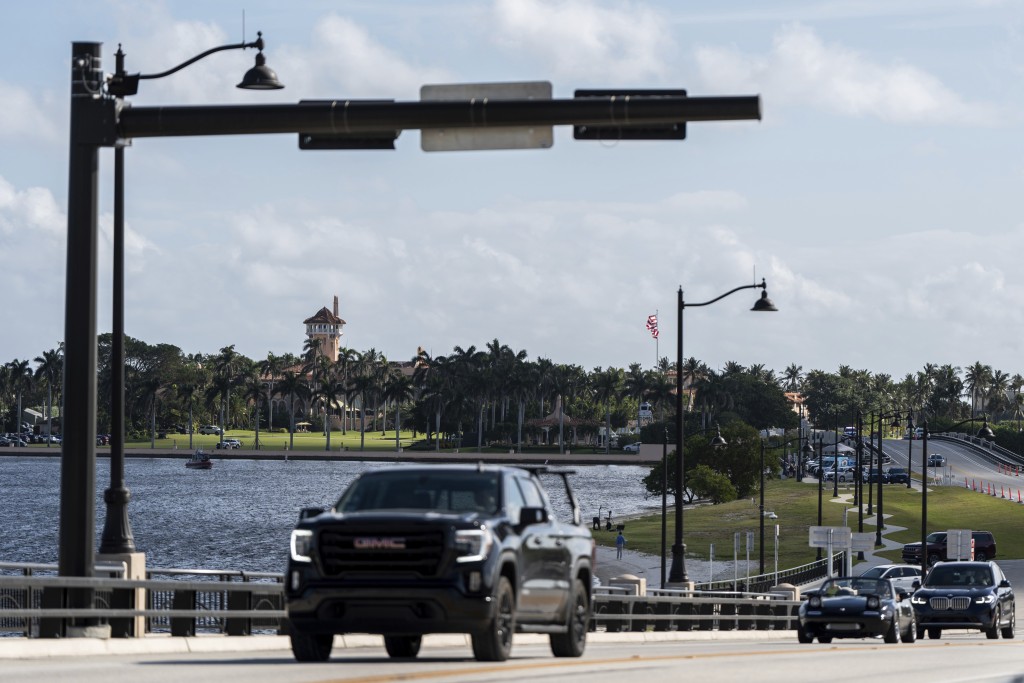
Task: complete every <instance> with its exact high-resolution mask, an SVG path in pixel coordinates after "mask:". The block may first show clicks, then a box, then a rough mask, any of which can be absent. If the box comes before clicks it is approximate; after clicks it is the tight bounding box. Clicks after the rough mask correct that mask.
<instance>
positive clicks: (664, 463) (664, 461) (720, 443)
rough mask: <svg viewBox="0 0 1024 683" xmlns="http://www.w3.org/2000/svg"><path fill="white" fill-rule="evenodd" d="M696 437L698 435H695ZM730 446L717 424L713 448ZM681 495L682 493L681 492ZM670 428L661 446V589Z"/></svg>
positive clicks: (678, 503)
mask: <svg viewBox="0 0 1024 683" xmlns="http://www.w3.org/2000/svg"><path fill="white" fill-rule="evenodd" d="M709 430H710V428H708V429H702V430H701V431H699V432H697V434H703V433H704V432H707V431H709ZM694 436H696V435H694ZM727 445H728V442H726V440H725V438H723V437H722V430H721V428H720V427H719V426H718V424H717V423H715V438H713V439H711V447H712V448H713V449H715V450H716V451H718V450H721V449H722V448H724V447H725V446H727ZM680 494H681V492H680ZM680 494H677V495H676V505H677V506H681V505H682V500H681V499H680V497H679V495H680ZM667 520H668V427H666V428H665V435H664V437H663V441H662V445H661V587H662V588H664V587H665V557H666V552H665V544H666V536H667V532H666V527H667V526H668V521H667Z"/></svg>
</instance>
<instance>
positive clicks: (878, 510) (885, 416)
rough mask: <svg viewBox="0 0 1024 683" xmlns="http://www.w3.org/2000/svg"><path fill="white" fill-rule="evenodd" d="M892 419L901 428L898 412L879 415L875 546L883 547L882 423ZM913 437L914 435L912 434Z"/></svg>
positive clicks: (908, 470)
mask: <svg viewBox="0 0 1024 683" xmlns="http://www.w3.org/2000/svg"><path fill="white" fill-rule="evenodd" d="M889 418H892V425H891V426H893V427H897V428H898V427H899V426H900V414H899V413H897V412H892V413H886V414H879V415H878V505H877V506H876V507H875V512H876V513H877V514H878V518H877V521H876V522H875V545H876V546H880V545H882V529H883V528H884V527H885V521H884V518H883V516H882V491H883V488H882V487H883V486H885V480H884V478H883V477H882V456H883V455H884V454H883V452H882V421H883V420H888V419H889ZM911 436H913V434H911ZM907 478H908V479H909V478H910V468H909V466H908V468H907Z"/></svg>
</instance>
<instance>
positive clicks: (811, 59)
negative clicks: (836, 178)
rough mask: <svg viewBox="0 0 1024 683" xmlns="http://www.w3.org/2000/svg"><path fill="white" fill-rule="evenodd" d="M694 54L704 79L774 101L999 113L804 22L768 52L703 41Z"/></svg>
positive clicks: (970, 118)
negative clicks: (825, 36) (828, 39)
mask: <svg viewBox="0 0 1024 683" xmlns="http://www.w3.org/2000/svg"><path fill="white" fill-rule="evenodd" d="M696 59H697V63H698V65H699V67H700V70H701V76H702V78H703V79H704V81H705V82H706V83H708V84H714V86H715V87H717V88H719V89H721V90H725V91H738V92H751V91H752V92H760V93H761V94H762V95H763V96H764V98H765V100H766V101H771V102H773V103H782V104H786V105H790V106H802V105H811V106H815V107H820V108H823V109H827V110H830V111H833V112H836V113H839V114H842V115H846V116H856V117H874V118H878V119H881V120H884V121H892V122H896V123H963V124H989V123H993V122H995V121H996V119H997V114H998V113H997V111H996V110H995V108H994V107H992V106H990V105H988V104H984V103H971V102H967V101H965V100H964V99H963V98H962V97H960V96H959V95H958V94H957V93H955V92H953V91H952V90H950V89H949V88H948V87H946V86H945V85H944V84H943V83H942V81H941V80H939V79H938V78H937V77H935V76H933V75H932V74H930V73H928V72H926V71H924V70H922V69H920V68H918V67H916V66H913V65H910V64H903V63H892V64H883V63H880V62H878V61H874V60H872V59H870V58H869V57H867V56H865V55H863V54H861V53H858V52H856V51H854V50H851V49H849V48H846V47H844V46H842V45H838V44H826V43H825V42H824V41H822V39H821V38H820V37H819V36H818V35H817V34H816V33H815V31H814V30H813V29H812V28H810V27H808V26H804V25H801V24H792V25H789V26H786V27H784V28H782V29H781V30H780V31H779V32H778V33H777V34H776V35H775V38H774V41H773V46H772V50H771V52H769V53H768V54H766V55H753V56H752V55H746V54H742V53H741V52H739V51H738V50H736V49H733V48H722V47H712V46H705V47H701V48H698V49H697V51H696Z"/></svg>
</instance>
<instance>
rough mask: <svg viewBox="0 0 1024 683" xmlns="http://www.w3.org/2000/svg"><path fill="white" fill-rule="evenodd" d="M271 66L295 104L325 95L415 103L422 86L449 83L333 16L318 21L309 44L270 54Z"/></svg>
mask: <svg viewBox="0 0 1024 683" xmlns="http://www.w3.org/2000/svg"><path fill="white" fill-rule="evenodd" d="M269 60H270V57H268V61H269ZM273 66H274V68H275V70H276V71H277V73H278V75H279V76H280V77H281V79H282V81H286V87H287V89H288V91H289V92H290V93H291V97H292V98H298V99H302V98H312V97H319V98H321V99H322V98H323V96H324V94H325V93H338V96H339V97H353V98H373V97H386V98H395V99H417V98H418V97H419V88H420V86H421V85H422V84H424V83H438V82H449V81H451V80H453V76H452V75H451V74H449V73H448V72H446V71H444V70H443V69H438V68H434V67H423V66H419V65H416V64H414V63H411V62H410V61H408V60H406V59H405V58H403V57H402V55H400V54H399V53H397V52H395V51H394V50H392V49H390V48H388V47H386V46H384V45H383V44H382V43H381V42H379V41H378V40H377V39H376V38H374V36H373V35H372V34H371V33H370V31H369V30H367V29H366V28H365V27H364V26H361V25H360V24H358V23H356V22H355V21H353V20H351V19H349V18H347V17H342V16H338V15H328V16H326V17H324V18H323V19H321V20H320V21H318V22H317V24H316V27H315V28H314V30H313V35H312V40H311V44H310V45H308V46H305V47H302V48H296V47H293V46H290V47H286V48H279V49H275V51H274V54H273ZM285 74H287V77H286V76H285Z"/></svg>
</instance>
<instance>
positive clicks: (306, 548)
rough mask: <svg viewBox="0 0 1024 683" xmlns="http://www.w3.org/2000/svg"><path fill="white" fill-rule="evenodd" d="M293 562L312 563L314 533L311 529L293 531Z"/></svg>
mask: <svg viewBox="0 0 1024 683" xmlns="http://www.w3.org/2000/svg"><path fill="white" fill-rule="evenodd" d="M291 545H292V561H293V562H312V561H313V557H312V553H313V532H312V531H310V530H309V529H294V530H293V531H292V544H291Z"/></svg>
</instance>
